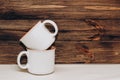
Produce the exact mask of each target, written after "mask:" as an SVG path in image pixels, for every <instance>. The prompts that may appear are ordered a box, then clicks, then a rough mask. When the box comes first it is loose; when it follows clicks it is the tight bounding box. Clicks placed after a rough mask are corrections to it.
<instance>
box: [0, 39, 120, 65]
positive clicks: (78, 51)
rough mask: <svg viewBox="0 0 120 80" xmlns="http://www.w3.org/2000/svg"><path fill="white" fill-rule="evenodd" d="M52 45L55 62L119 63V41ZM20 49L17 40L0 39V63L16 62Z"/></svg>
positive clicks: (70, 42) (69, 42)
mask: <svg viewBox="0 0 120 80" xmlns="http://www.w3.org/2000/svg"><path fill="white" fill-rule="evenodd" d="M54 46H56V48H57V49H56V63H120V58H119V57H120V47H118V46H120V42H99V41H89V42H88V41H56V42H55V44H54ZM22 50H24V49H23V48H22V47H21V46H20V45H19V42H18V41H0V64H6V63H9V64H11V63H16V58H17V55H18V54H19V52H20V51H22ZM89 52H90V53H92V54H93V55H94V59H91V56H90V55H89Z"/></svg>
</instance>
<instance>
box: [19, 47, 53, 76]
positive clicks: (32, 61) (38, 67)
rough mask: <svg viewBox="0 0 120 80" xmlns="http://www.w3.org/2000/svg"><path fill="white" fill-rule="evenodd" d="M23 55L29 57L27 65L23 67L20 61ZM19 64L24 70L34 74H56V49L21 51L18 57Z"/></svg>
mask: <svg viewBox="0 0 120 80" xmlns="http://www.w3.org/2000/svg"><path fill="white" fill-rule="evenodd" d="M23 55H26V56H27V63H26V65H25V66H23V65H22V64H21V63H20V59H21V57H22V56H23ZM17 64H18V66H19V67H20V68H22V69H27V70H28V72H30V73H32V74H41V75H42V74H49V73H52V72H54V65H55V47H54V48H52V49H50V50H43V51H40V50H31V49H27V51H21V52H20V53H19V55H18V57H17Z"/></svg>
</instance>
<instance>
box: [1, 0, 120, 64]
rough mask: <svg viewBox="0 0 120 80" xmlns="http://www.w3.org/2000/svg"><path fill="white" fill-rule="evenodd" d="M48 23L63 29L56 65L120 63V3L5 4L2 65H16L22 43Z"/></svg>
mask: <svg viewBox="0 0 120 80" xmlns="http://www.w3.org/2000/svg"><path fill="white" fill-rule="evenodd" d="M46 19H51V20H54V21H55V22H56V23H57V24H58V26H59V34H58V35H57V39H56V42H55V44H53V45H55V46H56V47H57V50H56V63H66V64H67V63H74V64H77V63H120V0H26V1H25V0H1V1H0V64H15V63H16V58H17V55H18V54H19V52H20V51H22V50H24V48H23V47H22V46H21V45H20V43H19V39H20V38H21V37H22V36H23V35H24V34H25V33H26V32H27V31H28V30H29V29H30V28H31V27H33V26H34V25H35V24H36V23H37V22H38V21H39V20H41V21H43V20H46ZM48 27H50V26H49V25H48ZM50 29H51V28H50ZM51 30H52V29H51ZM23 62H24V61H23Z"/></svg>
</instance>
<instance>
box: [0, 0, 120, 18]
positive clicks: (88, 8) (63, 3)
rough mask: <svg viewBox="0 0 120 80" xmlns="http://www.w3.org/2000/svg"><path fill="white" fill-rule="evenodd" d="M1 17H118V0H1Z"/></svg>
mask: <svg viewBox="0 0 120 80" xmlns="http://www.w3.org/2000/svg"><path fill="white" fill-rule="evenodd" d="M0 10H1V11H0V18H1V19H63V18H64V19H67V20H68V19H87V18H91V19H120V14H119V13H120V1H119V0H102V1H101V0H80V1H79V0H69V1H67V0H60V1H58V0H44V1H42V0H34V1H33V0H28V1H24V0H1V1H0Z"/></svg>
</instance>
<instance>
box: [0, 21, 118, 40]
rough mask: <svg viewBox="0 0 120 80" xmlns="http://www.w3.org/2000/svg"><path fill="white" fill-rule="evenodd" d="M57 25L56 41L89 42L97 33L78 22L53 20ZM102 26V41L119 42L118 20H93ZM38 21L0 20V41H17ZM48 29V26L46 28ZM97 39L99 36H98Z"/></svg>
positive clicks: (83, 23) (82, 22)
mask: <svg viewBox="0 0 120 80" xmlns="http://www.w3.org/2000/svg"><path fill="white" fill-rule="evenodd" d="M54 21H55V22H56V23H57V24H58V28H59V34H58V36H57V40H58V41H71V40H74V41H75V40H76V41H79V40H91V38H90V37H93V36H95V35H97V34H98V33H99V31H98V30H97V29H96V28H95V27H94V26H93V25H89V24H88V23H86V21H80V20H54ZM94 21H96V22H97V23H99V25H101V26H103V28H104V30H105V32H104V34H103V35H102V36H101V39H100V40H102V41H120V28H119V27H120V26H119V25H120V20H94ZM37 22H38V20H7V21H6V20H0V40H8V41H9V40H19V39H20V38H21V37H22V36H23V35H24V34H25V33H26V32H27V31H28V30H29V29H30V28H32V27H33V26H34V25H35V24H36V23H37ZM48 27H49V26H48ZM50 29H51V28H50ZM98 37H99V36H98Z"/></svg>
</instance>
